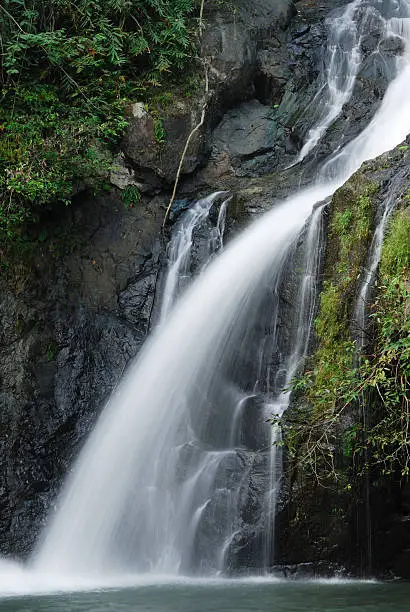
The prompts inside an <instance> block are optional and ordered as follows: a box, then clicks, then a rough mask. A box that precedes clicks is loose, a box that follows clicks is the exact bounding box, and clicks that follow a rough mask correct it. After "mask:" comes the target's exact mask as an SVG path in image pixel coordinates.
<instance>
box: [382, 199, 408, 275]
mask: <svg viewBox="0 0 410 612" xmlns="http://www.w3.org/2000/svg"><path fill="white" fill-rule="evenodd" d="M409 245H410V211H409V210H408V209H407V210H400V211H398V212H397V213H396V214H395V215H394V216H393V218H392V220H391V223H390V226H389V228H388V231H387V234H386V238H385V240H384V244H383V252H382V257H381V262H380V275H381V278H382V280H383V281H385V280H387V279H389V278H391V277H393V276H398V275H402V274H403V270H405V269H408V267H409V263H410V255H409Z"/></svg>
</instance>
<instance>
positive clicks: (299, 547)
mask: <svg viewBox="0 0 410 612" xmlns="http://www.w3.org/2000/svg"><path fill="white" fill-rule="evenodd" d="M409 164H410V157H409V154H408V145H407V144H404V145H402V146H399V147H398V148H397V149H395V150H394V151H392V152H390V153H386V154H384V155H382V156H381V157H380V158H378V159H377V160H374V161H372V162H367V163H366V164H364V165H363V166H362V168H361V169H360V170H359V171H358V172H357V173H356V175H354V176H353V177H352V178H351V179H350V180H349V181H348V182H347V183H346V184H345V185H344V186H343V187H342V188H341V189H340V190H339V191H338V192H337V193H336V194H335V196H334V198H333V201H332V202H331V203H330V206H329V213H328V214H329V217H328V222H331V220H332V218H334V216H335V215H336V214H338V213H339V212H340V211H341V210H343V208H344V207H345V205H346V202H347V204H348V205H350V206H351V205H352V203H353V202H355V200H356V199H357V198H360V197H364V194H365V193H366V187H367V186H368V185H374V186H376V187H377V190H376V191H375V195H374V196H373V201H372V216H373V227H372V230H373V229H374V224H375V223H376V222H377V221H378V220H379V219H380V215H381V210H382V206H383V204H384V203H385V202H386V201H387V198H389V197H394V198H395V201H396V203H397V206H399V207H400V206H401V204H402V202H403V201H404V202H406V197H407V196H406V194H408V191H409V187H410V181H409V174H408V173H409V167H410V166H409ZM346 199H347V200H346ZM371 236H372V234H370V238H369V239H371ZM368 246H369V245H365V244H364V245H359V247H358V250H357V252H354V251H353V250H352V251H351V252H350V254H349V257H350V260H351V261H354V260H355V259H356V258H358V259H359V260H360V270H361V275H360V276H359V277H358V278H357V279H355V281H354V282H355V285H356V287H355V288H354V291H349V292H346V294H345V295H344V301H343V303H342V302H340V304H339V310H340V312H339V315H340V321H344V317H345V315H344V314H343V313H345V312H346V309H347V312H348V319H347V322H346V325H347V329H346V334H347V335H348V336H349V335H350V337H352V338H354V337H355V333H356V330H355V327H354V325H353V324H352V317H353V308H354V304H355V300H356V299H357V294H358V289H359V286H360V282H361V280H362V277H363V275H364V274H365V270H366V264H367V261H366V259H367V256H368ZM337 250H338V246H337V245H335V244H334V242H332V241H328V244H327V248H326V252H325V257H324V262H323V269H322V278H323V279H324V280H325V281H333V282H334V281H335V279H336V278H337V274H338V268H339V266H340V261H338V260H337ZM335 254H336V255H335ZM335 257H336V259H335ZM316 349H317V344H316V343H315V341H313V343H312V346H311V354H312V355H313V356H314V355H315V350H316ZM312 367H314V366H312V363H308V368H309V369H311V368H312ZM304 406H305V400H304V398H303V395H302V396H300V394H299V395H298V392H297V391H296V392H295V396H294V401H293V402H292V404H291V407H290V408H289V409H288V412H287V414H286V418H287V419H288V420H289V422H292V419H293V418H295V415H296V414H297V413H298V411H300V410H301V409H302V407H304ZM372 413H377V400H375V401H373V403H372V404H370V406H369V414H372ZM370 418H371V416H369V419H370ZM361 419H362V416H361V413H360V412H357V413H350V414H347V415H345V417H344V419H343V418H340V419H339V421H338V423H337V424H336V425H335V432H334V433H335V440H336V442H335V443H334V444H335V445H336V448H335V458H336V466H335V469H336V470H337V472H338V479H337V480H336V481H335V480H332V479H329V480H327V476H326V474H327V473H328V467H327V468H326V467H325V466H323V465H322V464H321V463H320V460H319V459H318V462H317V465H316V467H315V470H316V474H315V473H314V471H313V470H309V469H306V468H302V467H300V465H296V466H295V463H294V462H293V461H292V460H291V459H289V460H288V461H285V470H284V480H283V485H282V491H281V496H280V500H279V513H278V517H277V531H276V534H277V545H276V559H275V561H276V563H278V564H280V566H279V567H276V568H275V569H276V571H281V568H282V570H283V571H285V573H286V572H290V573H293V572H295V573H296V574H298V573H299V574H300V575H302V576H303V575H306V572H307V574H309V573H312V572H313V574H314V573H316V574H321V575H322V574H323V573H324V568H329V567H331V568H333V570H337V571H340V572H342V574H343V573H345V574H346V573H348V574H350V575H356V576H369V575H371V576H374V575H376V576H380V577H383V578H386V577H387V578H391V577H393V576H400V577H403V578H406V579H408V578H409V576H410V573H409V553H408V543H409V530H408V520H409V487H408V484H407V482H405V481H403V479H402V478H401V477H400V474H397V473H393V474H390V475H381V473H380V471H377V470H375V469H371V470H369V472H368V473H367V474H366V475H364V476H363V474H361V475H359V476H357V474H355V470H354V468H352V464H351V458H349V456H348V455H346V449H345V444H346V442H345V438H344V435H343V432H344V431H345V429H346V426H350V425H352V423H353V424H354V423H356V424H357V423H361ZM325 573H326V572H325Z"/></svg>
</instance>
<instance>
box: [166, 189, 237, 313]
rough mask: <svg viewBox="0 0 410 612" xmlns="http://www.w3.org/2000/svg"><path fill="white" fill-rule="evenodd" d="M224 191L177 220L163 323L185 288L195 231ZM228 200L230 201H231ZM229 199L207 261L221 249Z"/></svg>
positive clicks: (222, 209) (169, 253) (170, 246)
mask: <svg viewBox="0 0 410 612" xmlns="http://www.w3.org/2000/svg"><path fill="white" fill-rule="evenodd" d="M225 194H226V192H225V191H217V192H216V193H213V194H212V195H210V196H208V197H207V198H203V199H202V200H198V201H197V202H196V203H195V204H194V205H193V206H191V207H190V208H189V209H188V210H187V211H186V212H185V214H183V215H182V217H181V219H180V220H179V221H177V224H176V228H174V230H173V232H172V237H171V240H170V242H169V244H168V247H167V261H168V270H167V275H166V281H165V286H164V289H163V294H162V302H161V314H160V322H161V323H163V322H164V321H165V320H166V318H167V317H168V315H169V312H170V310H171V308H172V306H173V304H174V302H175V300H176V297H177V296H178V295H179V293H180V292H181V289H182V288H183V284H184V281H185V280H186V279H187V277H189V266H190V255H191V248H192V245H193V232H194V229H195V228H196V227H198V226H199V225H201V224H202V223H203V222H204V221H206V220H207V219H208V217H209V212H210V210H211V208H212V206H213V205H214V203H215V200H217V198H218V197H220V196H222V195H225ZM228 199H229V198H228ZM228 199H226V200H225V201H224V202H222V204H221V207H220V212H219V215H218V221H217V224H216V227H214V228H213V230H212V231H211V232H210V236H209V243H208V253H207V254H206V255H207V257H206V259H207V260H208V258H209V257H211V255H213V254H214V253H216V252H217V251H218V249H219V248H221V246H222V240H223V232H224V224H225V214H226V206H227V202H228Z"/></svg>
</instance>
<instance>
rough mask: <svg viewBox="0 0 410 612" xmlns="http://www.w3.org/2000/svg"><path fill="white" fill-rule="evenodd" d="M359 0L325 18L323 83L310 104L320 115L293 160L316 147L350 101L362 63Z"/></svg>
mask: <svg viewBox="0 0 410 612" xmlns="http://www.w3.org/2000/svg"><path fill="white" fill-rule="evenodd" d="M361 4H362V0H354V1H353V2H351V3H350V4H349V5H348V6H347V7H346V8H345V9H344V11H343V12H342V13H341V14H340V15H339V16H338V17H332V18H329V19H327V20H326V27H327V29H328V43H327V48H326V52H325V56H324V60H323V61H324V65H325V68H324V74H323V83H322V85H321V86H320V87H319V90H318V92H317V93H316V95H315V97H314V98H313V100H312V103H311V105H310V106H315V105H317V107H318V108H317V111H318V115H319V118H318V120H317V123H316V124H315V125H314V126H313V127H312V128H311V129H310V130H309V132H308V134H307V138H306V141H305V143H304V145H303V147H302V149H301V151H300V153H299V156H298V159H297V161H296V162H295V163H297V162H300V161H302V160H303V159H305V157H306V156H307V155H308V154H309V153H310V152H311V151H312V150H313V149H314V148H315V147H316V145H317V144H318V143H319V141H320V140H321V138H322V137H323V135H324V134H325V133H326V131H327V130H328V128H329V127H330V126H331V125H332V123H333V122H334V121H335V119H337V117H338V116H339V115H340V113H341V111H342V109H343V107H344V105H345V104H346V102H348V101H349V99H350V97H351V95H352V92H353V87H354V85H355V82H356V77H357V73H358V71H359V68H360V65H361V52H360V42H361V35H362V30H363V28H364V27H366V26H367V25H368V24H367V23H366V19H361V21H360V23H358V21H357V20H356V10H357V8H358V7H359V6H360V5H361Z"/></svg>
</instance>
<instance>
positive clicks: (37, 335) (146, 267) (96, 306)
mask: <svg viewBox="0 0 410 612" xmlns="http://www.w3.org/2000/svg"><path fill="white" fill-rule="evenodd" d="M161 223H162V210H161V207H160V201H159V200H155V199H154V200H152V201H151V202H149V203H148V204H144V203H142V204H141V205H139V208H138V210H137V209H129V210H125V208H124V206H123V204H122V202H121V200H120V199H119V198H117V197H116V196H109V197H106V198H104V199H103V200H101V201H93V202H87V203H86V204H84V203H83V202H77V203H76V204H74V205H73V207H72V208H71V209H67V212H66V215H65V218H64V220H62V227H64V232H66V233H64V234H63V235H60V236H58V237H57V238H53V239H50V240H49V241H47V242H46V243H45V244H44V247H43V248H42V250H41V252H39V251H37V252H36V254H35V257H34V261H31V262H29V263H27V264H26V265H25V266H24V267H23V266H20V269H16V270H15V271H13V272H14V274H13V276H10V278H8V279H7V280H6V282H4V283H3V286H2V290H1V297H0V312H1V318H2V327H1V329H2V332H1V336H0V354H1V395H0V404H1V411H0V414H1V424H2V432H3V433H2V436H1V439H0V448H1V476H0V479H1V480H0V506H1V508H2V512H1V521H0V548H1V552H2V554H11V555H23V556H24V555H25V554H27V553H28V552H29V551H30V549H31V548H32V546H33V542H34V541H35V539H36V537H37V535H38V530H39V529H40V527H41V522H42V520H43V519H44V517H45V514H46V512H47V510H48V509H49V506H50V503H52V502H53V500H54V499H55V496H56V492H57V491H58V489H59V488H60V485H61V482H62V478H63V477H64V475H65V473H66V472H67V469H68V467H69V466H70V464H71V463H72V460H73V457H74V456H75V455H76V453H77V452H78V449H79V447H80V445H81V444H82V442H83V440H84V437H85V436H86V435H87V433H88V432H89V431H90V429H91V427H92V426H93V424H94V422H95V419H96V417H97V415H98V414H99V412H100V411H101V409H102V407H103V405H104V403H105V402H106V401H107V398H108V396H109V394H110V392H111V391H112V389H113V387H114V386H115V384H116V383H117V382H118V380H119V378H120V376H121V375H122V373H123V372H124V370H125V368H126V366H127V363H128V362H129V360H130V359H131V358H132V357H133V356H134V355H135V354H136V352H137V351H138V348H139V347H140V346H141V343H142V341H143V339H144V338H145V335H146V333H147V330H148V327H149V325H150V317H151V312H152V308H153V303H154V299H155V285H156V279H157V274H158V270H159V262H160V256H161V249H162V246H161V238H160V236H161V233H160V228H161ZM59 227H61V225H60V223H59ZM54 230H55V232H57V230H56V228H54ZM67 241H68V243H67ZM59 249H61V250H63V251H64V252H65V253H66V254H64V255H58V253H57V251H58V250H59ZM71 250H72V251H73V253H71V254H70V253H69V254H67V251H71Z"/></svg>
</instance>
